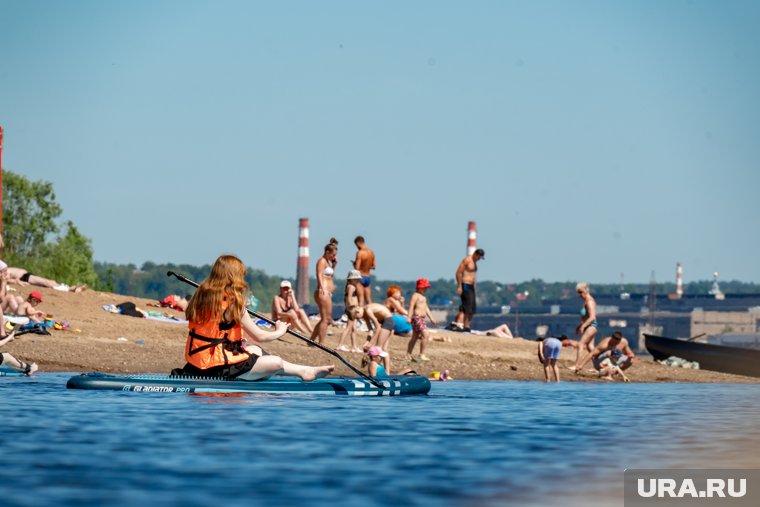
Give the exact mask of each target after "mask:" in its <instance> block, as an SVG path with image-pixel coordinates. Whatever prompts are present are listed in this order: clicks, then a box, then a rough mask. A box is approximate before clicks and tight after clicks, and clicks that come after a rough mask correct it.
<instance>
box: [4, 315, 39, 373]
mask: <svg viewBox="0 0 760 507" xmlns="http://www.w3.org/2000/svg"><path fill="white" fill-rule="evenodd" d="M15 337H16V329H15V328H14V329H13V331H11V332H10V333H9V334H7V335H6V334H5V326H3V327H2V336H0V347H2V346H3V345H5V344H6V343H10V342H12V341H13V339H14V338H15ZM37 369H38V367H37V363H27V362H25V361H21V360H20V359H16V358H15V357H13V356H12V355H10V354H9V353H7V352H2V353H0V371H3V370H5V371H15V372H18V373H23V374H25V375H31V374H32V373H34V372H35V371H37Z"/></svg>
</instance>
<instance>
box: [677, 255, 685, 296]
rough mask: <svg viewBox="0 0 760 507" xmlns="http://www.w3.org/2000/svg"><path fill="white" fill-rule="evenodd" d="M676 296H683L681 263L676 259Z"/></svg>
mask: <svg viewBox="0 0 760 507" xmlns="http://www.w3.org/2000/svg"><path fill="white" fill-rule="evenodd" d="M676 296H678V297H679V298H680V297H681V296H683V264H681V261H678V264H676Z"/></svg>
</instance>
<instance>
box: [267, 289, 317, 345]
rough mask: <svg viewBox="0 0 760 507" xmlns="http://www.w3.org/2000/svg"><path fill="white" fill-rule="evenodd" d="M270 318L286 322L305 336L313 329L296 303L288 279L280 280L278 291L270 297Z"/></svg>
mask: <svg viewBox="0 0 760 507" xmlns="http://www.w3.org/2000/svg"><path fill="white" fill-rule="evenodd" d="M272 320H281V321H283V322H287V323H289V324H290V325H291V326H293V327H294V328H295V329H296V330H297V331H300V332H301V333H303V334H305V335H307V336H309V335H311V333H312V331H314V330H313V329H312V327H311V323H309V317H308V316H307V315H306V312H305V311H303V308H300V307H299V306H298V303H296V298H295V296H294V295H293V287H292V285H291V284H290V281H289V280H283V281H282V282H280V293H279V294H277V295H275V297H274V298H273V299H272Z"/></svg>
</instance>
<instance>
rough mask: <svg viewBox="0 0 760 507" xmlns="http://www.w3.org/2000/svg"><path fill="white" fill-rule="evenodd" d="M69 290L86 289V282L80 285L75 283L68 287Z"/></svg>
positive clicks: (80, 290)
mask: <svg viewBox="0 0 760 507" xmlns="http://www.w3.org/2000/svg"><path fill="white" fill-rule="evenodd" d="M69 290H70V291H71V292H84V291H86V290H87V284H86V283H83V284H82V285H75V286H73V287H71V288H70V289H69Z"/></svg>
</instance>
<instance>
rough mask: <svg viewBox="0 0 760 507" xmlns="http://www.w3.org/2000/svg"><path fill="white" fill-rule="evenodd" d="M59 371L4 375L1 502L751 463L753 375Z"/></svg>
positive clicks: (83, 501)
mask: <svg viewBox="0 0 760 507" xmlns="http://www.w3.org/2000/svg"><path fill="white" fill-rule="evenodd" d="M68 377H69V375H68V374H45V373H43V374H39V375H36V376H35V377H33V378H13V377H7V378H0V403H2V406H3V416H2V430H1V431H0V449H2V455H3V459H2V463H1V464H0V504H2V505H8V506H15V505H20V506H27V505H28V506H32V505H34V506H37V505H46V504H47V505H56V506H57V505H63V506H69V505H70V506H74V505H76V506H89V505H92V506H95V505H97V506H102V505H109V506H113V505H135V506H136V505H182V506H193V505H212V504H213V505H215V504H220V505H221V504H222V502H223V503H225V504H228V505H229V504H231V505H247V506H250V505H264V504H267V505H271V506H289V505H293V506H296V505H297V506H308V505H327V504H328V503H329V504H332V505H336V506H370V507H371V506H378V507H388V506H392V505H410V506H431V505H436V506H484V507H487V506H499V505H536V506H538V505H542V506H543V505H564V506H567V505H576V504H577V505H622V479H623V471H624V469H625V468H659V467H662V468H667V467H680V468H708V467H721V468H730V467H758V466H760V458H758V456H757V450H758V449H760V445H758V444H760V425H758V421H760V385H725V384H715V385H698V384H598V383H593V384H592V383H587V384H584V383H564V384H559V385H546V384H543V383H538V382H496V381H493V382H490V381H489V382H475V381H453V382H448V383H434V384H433V390H432V391H431V394H430V395H429V396H413V397H406V398H404V397H398V398H353V397H325V396H309V395H303V396H297V395H276V396H275V395H261V394H248V395H241V396H209V395H205V396H204V395H185V394H135V393H122V392H113V391H100V392H99V391H78V390H67V389H66V388H65V382H66V379H67V378H68Z"/></svg>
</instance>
